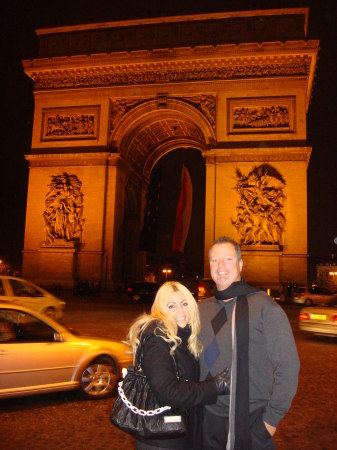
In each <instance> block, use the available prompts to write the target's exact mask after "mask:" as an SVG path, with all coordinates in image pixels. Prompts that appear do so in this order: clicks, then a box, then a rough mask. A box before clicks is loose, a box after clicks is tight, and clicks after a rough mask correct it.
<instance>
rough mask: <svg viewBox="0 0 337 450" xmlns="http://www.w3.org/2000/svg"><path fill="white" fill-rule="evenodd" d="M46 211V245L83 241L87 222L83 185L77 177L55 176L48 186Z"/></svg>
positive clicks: (44, 214) (44, 215)
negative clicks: (56, 242) (83, 232)
mask: <svg viewBox="0 0 337 450" xmlns="http://www.w3.org/2000/svg"><path fill="white" fill-rule="evenodd" d="M48 186H49V188H50V190H49V192H48V194H47V195H46V209H45V211H44V213H43V217H44V220H45V224H46V235H47V236H46V240H45V243H46V244H51V243H53V242H54V241H55V239H66V240H67V241H81V239H82V230H83V225H84V222H85V220H84V219H82V213H83V194H82V192H81V187H82V183H81V181H80V180H79V179H78V177H77V176H76V175H68V174H67V173H66V172H64V173H63V174H62V175H53V176H52V181H51V183H50V184H49V185H48Z"/></svg>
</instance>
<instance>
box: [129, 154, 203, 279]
mask: <svg viewBox="0 0 337 450" xmlns="http://www.w3.org/2000/svg"><path fill="white" fill-rule="evenodd" d="M183 165H184V166H185V168H186V169H187V170H188V172H189V175H190V178H191V184H192V190H193V195H192V212H191V220H190V225H189V230H188V234H187V238H186V242H185V245H184V248H183V251H182V252H181V251H173V250H172V241H173V235H174V229H175V221H176V212H177V206H178V200H179V196H180V190H181V172H182V167H183ZM205 177H206V170H205V160H204V159H203V157H202V154H201V152H200V151H198V150H196V149H193V148H186V149H185V148H176V149H174V150H171V151H170V152H168V153H166V154H165V155H164V156H162V158H160V160H159V161H158V162H157V164H156V166H155V167H154V168H153V170H152V172H151V180H150V183H149V189H154V190H156V191H152V194H151V196H152V197H151V196H150V197H151V198H149V196H148V202H147V204H145V205H144V207H145V212H144V220H143V223H142V227H141V230H140V233H139V243H138V253H143V262H144V264H145V267H144V277H146V275H148V274H149V273H151V272H152V273H153V274H154V275H155V278H156V280H157V281H160V282H162V281H165V276H164V275H163V272H162V271H163V269H164V268H170V269H171V270H172V272H171V274H170V277H169V279H179V278H181V277H182V276H184V277H192V276H193V277H194V276H202V275H203V255H204V227H205V220H204V218H205ZM153 181H154V183H153ZM151 186H152V188H151ZM156 199H157V202H156ZM149 202H150V205H149ZM149 215H150V216H149ZM147 219H150V220H148V222H147V224H150V227H151V230H149V233H148V234H146V233H145V235H144V234H143V231H144V227H146V226H147V224H146V220H147ZM144 239H145V241H144ZM136 259H137V260H138V261H139V260H140V258H139V255H138V257H137V258H136ZM133 281H136V280H133ZM137 281H138V280H137Z"/></svg>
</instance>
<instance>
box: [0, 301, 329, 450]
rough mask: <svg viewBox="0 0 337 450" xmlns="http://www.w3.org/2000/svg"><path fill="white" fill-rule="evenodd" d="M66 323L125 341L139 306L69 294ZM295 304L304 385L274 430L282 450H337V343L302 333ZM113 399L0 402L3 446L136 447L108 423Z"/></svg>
mask: <svg viewBox="0 0 337 450" xmlns="http://www.w3.org/2000/svg"><path fill="white" fill-rule="evenodd" d="M65 299H66V300H68V302H67V309H66V314H65V317H64V323H65V324H67V325H68V326H71V327H73V328H74V329H76V330H77V331H79V332H80V333H81V334H91V335H92V334H94V335H99V336H105V337H111V338H118V339H123V338H125V332H126V330H127V328H128V326H129V325H130V323H131V322H132V320H133V319H134V318H135V317H136V316H137V315H138V314H140V313H141V312H142V309H143V308H142V307H141V306H139V305H130V304H129V303H127V302H124V303H122V304H121V303H120V302H118V301H117V300H116V299H115V300H113V301H111V299H110V301H109V298H107V297H106V296H103V297H101V298H100V299H80V298H76V299H75V301H74V300H71V299H70V298H69V299H67V298H66V296H65ZM298 311H299V309H298V308H297V307H286V312H287V314H288V317H289V318H290V321H291V323H292V326H293V329H294V333H295V338H296V343H297V346H298V351H299V354H300V359H301V373H300V383H299V389H298V392H297V395H296V397H295V400H294V402H293V406H292V408H291V411H290V413H289V414H288V415H287V416H286V418H285V419H284V420H283V421H282V422H281V424H280V426H279V428H278V431H277V433H276V437H275V441H276V445H277V450H295V449H296V450H297V449H300V450H334V449H336V441H337V431H336V430H337V415H336V386H337V371H336V351H337V347H336V345H337V342H335V341H330V340H329V339H323V338H321V339H319V338H318V339H314V338H308V337H305V336H303V335H302V334H301V333H300V332H299V331H298V329H297V315H298ZM113 401H114V400H113V399H108V400H102V401H89V400H79V399H78V397H77V395H76V393H73V392H70V393H61V394H50V395H40V396H35V397H26V398H20V399H10V400H2V401H0V420H1V428H0V449H3V450H17V449H25V450H44V449H51V450H53V449H67V450H68V449H69V450H70V449H74V450H77V449H81V450H86V449H88V450H89V449H92V448H95V449H96V450H99V449H111V450H132V449H134V441H133V439H132V438H131V437H129V436H128V435H126V434H125V433H123V432H121V431H119V430H117V429H116V428H115V427H113V426H112V425H111V424H110V422H109V414H110V410H111V407H112V404H113Z"/></svg>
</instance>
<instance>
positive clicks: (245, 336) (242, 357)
mask: <svg viewBox="0 0 337 450" xmlns="http://www.w3.org/2000/svg"><path fill="white" fill-rule="evenodd" d="M258 291H259V289H257V288H255V287H253V286H250V285H249V284H247V283H246V282H245V281H244V280H243V279H241V280H240V281H235V282H234V283H232V284H231V285H230V286H229V287H228V288H227V289H225V290H223V291H218V290H217V289H214V296H215V298H216V299H217V300H229V299H231V298H234V297H236V298H237V300H236V313H235V332H236V354H237V376H236V402H235V445H234V449H235V450H248V449H250V448H251V444H250V433H249V364H248V343H249V317H248V301H247V295H248V294H253V293H254V292H258Z"/></svg>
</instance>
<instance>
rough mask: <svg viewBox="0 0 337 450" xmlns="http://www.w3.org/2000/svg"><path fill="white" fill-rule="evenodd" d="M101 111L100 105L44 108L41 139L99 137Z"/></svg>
mask: <svg viewBox="0 0 337 450" xmlns="http://www.w3.org/2000/svg"><path fill="white" fill-rule="evenodd" d="M99 112H100V107H99V106H88V107H79V108H54V109H44V110H43V112H42V135H41V140H42V141H50V140H63V139H97V138H98V129H99V128H98V125H99Z"/></svg>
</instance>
